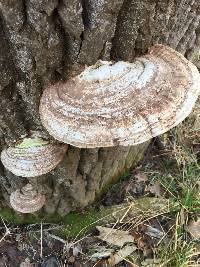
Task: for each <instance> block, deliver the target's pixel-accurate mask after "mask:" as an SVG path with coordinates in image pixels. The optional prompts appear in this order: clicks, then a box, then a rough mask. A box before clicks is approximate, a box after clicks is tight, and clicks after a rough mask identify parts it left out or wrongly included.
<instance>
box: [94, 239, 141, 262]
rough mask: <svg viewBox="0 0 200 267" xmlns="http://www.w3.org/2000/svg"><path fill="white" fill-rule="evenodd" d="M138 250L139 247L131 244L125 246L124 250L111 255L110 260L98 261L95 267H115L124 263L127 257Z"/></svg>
mask: <svg viewBox="0 0 200 267" xmlns="http://www.w3.org/2000/svg"><path fill="white" fill-rule="evenodd" d="M136 249H137V247H136V246H135V245H134V244H131V245H129V244H128V245H126V246H124V247H123V248H122V249H120V250H119V251H117V252H116V253H113V254H111V255H110V257H109V258H108V259H102V260H100V261H98V262H97V263H96V264H95V266H98V267H105V266H109V267H111V266H115V265H117V264H118V263H120V262H121V261H123V260H124V259H125V258H126V257H128V256H129V255H131V254H132V253H133V252H134V251H135V250H136Z"/></svg>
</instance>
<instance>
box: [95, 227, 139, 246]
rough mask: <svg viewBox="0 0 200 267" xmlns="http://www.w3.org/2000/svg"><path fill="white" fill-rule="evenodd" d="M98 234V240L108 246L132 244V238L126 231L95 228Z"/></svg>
mask: <svg viewBox="0 0 200 267" xmlns="http://www.w3.org/2000/svg"><path fill="white" fill-rule="evenodd" d="M96 228H97V230H98V231H99V232H100V234H99V236H98V238H100V239H101V240H103V241H106V242H107V243H108V244H112V245H115V246H119V247H122V246H123V245H124V244H125V243H130V242H132V243H133V242H134V238H133V236H132V235H130V234H129V232H128V231H122V230H117V229H114V228H108V227H102V226H96Z"/></svg>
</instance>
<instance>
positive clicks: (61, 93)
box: [40, 45, 200, 148]
mask: <svg viewBox="0 0 200 267" xmlns="http://www.w3.org/2000/svg"><path fill="white" fill-rule="evenodd" d="M199 92H200V75H199V72H198V70H197V68H196V67H195V66H194V65H193V64H192V63H190V62H189V61H188V60H187V59H186V58H184V56H183V55H181V54H180V53H178V52H176V51H174V50H173V49H171V48H170V47H168V46H164V45H154V46H153V47H152V48H151V49H150V51H149V53H148V54H147V55H144V56H142V57H139V58H136V60H135V62H134V63H128V62H123V61H119V62H116V63H112V62H107V61H100V62H98V64H96V65H95V66H91V67H87V68H86V69H85V70H84V71H83V72H82V73H81V74H80V75H78V76H77V77H75V78H73V79H70V80H68V81H67V82H65V83H58V84H56V85H52V86H50V87H48V88H46V90H45V91H44V93H43V96H42V98H41V102H40V117H41V121H42V123H43V125H44V126H45V127H46V129H47V130H48V131H49V133H50V134H51V135H52V136H53V137H54V138H55V139H57V140H59V141H61V142H64V143H68V144H72V145H74V146H77V147H90V148H92V147H109V146H114V145H122V146H127V145H136V144H140V143H143V142H145V141H147V140H149V139H151V138H152V137H155V136H158V135H160V134H162V133H164V132H166V131H168V130H169V129H171V128H172V127H174V126H176V125H177V124H178V123H180V122H181V121H183V120H184V119H185V118H186V117H187V116H188V115H189V113H190V112H191V110H192V107H193V105H194V103H195V101H196V99H197V97H198V95H199Z"/></svg>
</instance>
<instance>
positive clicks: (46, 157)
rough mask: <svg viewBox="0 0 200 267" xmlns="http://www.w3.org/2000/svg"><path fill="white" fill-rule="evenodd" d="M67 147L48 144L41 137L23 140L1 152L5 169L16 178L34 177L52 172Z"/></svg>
mask: <svg viewBox="0 0 200 267" xmlns="http://www.w3.org/2000/svg"><path fill="white" fill-rule="evenodd" d="M67 148H68V145H66V144H60V143H59V144H58V143H54V144H53V143H50V142H49V141H47V140H44V139H42V138H41V137H33V138H31V137H29V138H24V139H23V141H22V142H21V143H20V144H18V145H16V146H15V147H9V148H7V149H4V150H3V151H2V152H1V161H2V163H3V165H4V166H5V168H6V169H8V170H9V171H11V172H12V173H13V174H15V175H17V176H23V177H35V176H39V175H42V174H45V173H48V172H50V171H51V170H53V169H54V168H55V167H56V166H57V165H58V164H59V162H60V161H61V160H62V159H63V157H64V155H65V153H66V151H67Z"/></svg>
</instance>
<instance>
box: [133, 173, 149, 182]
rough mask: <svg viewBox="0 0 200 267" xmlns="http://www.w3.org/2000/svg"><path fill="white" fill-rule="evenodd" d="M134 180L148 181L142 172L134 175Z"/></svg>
mask: <svg viewBox="0 0 200 267" xmlns="http://www.w3.org/2000/svg"><path fill="white" fill-rule="evenodd" d="M135 178H136V179H137V182H146V181H148V176H147V175H146V173H144V172H138V173H137V174H135Z"/></svg>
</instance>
